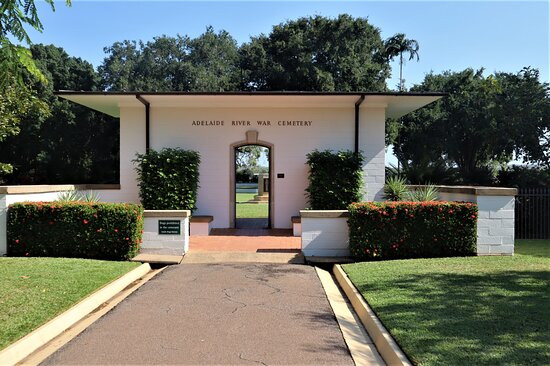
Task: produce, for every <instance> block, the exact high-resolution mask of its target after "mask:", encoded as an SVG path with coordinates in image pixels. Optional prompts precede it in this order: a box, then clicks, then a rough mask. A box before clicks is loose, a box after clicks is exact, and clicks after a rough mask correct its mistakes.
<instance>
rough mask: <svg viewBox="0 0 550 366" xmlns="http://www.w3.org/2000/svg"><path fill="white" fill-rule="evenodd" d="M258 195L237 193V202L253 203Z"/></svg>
mask: <svg viewBox="0 0 550 366" xmlns="http://www.w3.org/2000/svg"><path fill="white" fill-rule="evenodd" d="M255 195H256V193H237V197H236V198H237V202H246V201H252V200H253V199H254V196H255Z"/></svg>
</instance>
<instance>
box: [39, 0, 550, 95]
mask: <svg viewBox="0 0 550 366" xmlns="http://www.w3.org/2000/svg"><path fill="white" fill-rule="evenodd" d="M56 8H57V9H56V12H55V13H52V12H51V11H50V10H49V9H48V7H47V5H46V4H45V3H41V4H40V7H39V10H40V17H41V20H42V23H43V24H44V28H45V30H44V32H43V33H42V34H40V33H37V32H34V31H33V32H31V36H32V39H33V41H34V42H35V43H45V44H49V43H53V44H55V45H57V46H61V47H63V48H64V49H65V50H66V51H67V52H68V53H69V54H70V55H72V56H78V57H82V58H83V59H85V60H88V61H90V62H91V63H92V64H93V65H94V66H96V67H97V66H98V65H100V64H101V62H102V60H103V58H104V53H103V47H105V46H108V45H111V44H112V43H113V42H115V41H121V40H124V39H130V40H139V39H141V40H145V41H146V40H150V39H152V38H153V37H154V36H157V35H162V34H166V35H176V34H178V33H179V34H181V35H185V34H187V35H189V36H191V37H193V36H197V35H199V34H200V33H202V32H204V30H205V28H206V26H208V25H212V26H213V27H214V28H215V29H216V30H220V29H225V30H227V31H228V32H229V33H231V35H232V36H233V37H234V38H235V39H236V40H237V42H238V43H242V42H246V41H248V39H249V38H250V36H253V35H257V34H259V33H269V31H270V29H271V27H272V25H274V24H278V23H281V22H284V21H286V20H289V19H296V18H298V17H300V16H307V15H316V14H319V15H323V16H330V17H334V16H336V15H338V14H340V13H349V14H351V15H353V16H355V17H368V19H369V21H370V22H371V24H373V25H375V26H376V27H378V28H380V29H381V31H382V36H383V37H384V38H387V37H389V36H391V35H393V34H395V33H397V32H402V33H405V34H407V36H408V37H410V38H414V39H416V40H418V42H419V43H420V61H419V62H408V63H407V65H406V66H405V79H406V80H407V86H408V87H410V86H411V84H412V83H417V82H419V81H421V80H422V79H423V77H424V75H425V74H426V73H428V72H430V71H431V70H433V71H434V72H440V71H443V70H448V69H450V70H461V69H464V68H466V67H475V68H479V67H485V68H486V70H487V72H493V71H495V70H498V71H512V72H516V71H519V70H520V69H521V68H522V67H523V66H533V67H536V68H538V69H539V70H540V71H541V79H542V80H544V81H548V79H549V74H548V72H549V71H548V69H549V56H548V53H549V43H550V42H549V11H550V10H549V2H548V1H539V2H526V1H522V2H509V1H487V2H463V1H459V2H447V1H428V2H417V1H407V2H395V1H386V2H374V1H353V2H341V1H340V2H325V1H321V2H315V1H309V2H290V1H286V2H261V1H256V2H229V1H224V2H212V1H204V2H183V1H170V2H156V1H140V2H130V1H118V2H115V1H79V0H73V5H72V7H70V8H67V7H65V6H64V2H56ZM393 66H394V70H395V71H397V70H398V69H397V67H395V66H396V65H393ZM396 76H397V75H395V72H394V75H392V79H390V80H389V81H388V85H389V86H390V87H391V88H395V86H396V85H397V78H396Z"/></svg>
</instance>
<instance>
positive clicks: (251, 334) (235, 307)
mask: <svg viewBox="0 0 550 366" xmlns="http://www.w3.org/2000/svg"><path fill="white" fill-rule="evenodd" d="M43 364H44V365H59V364H71V365H75V364H87V365H90V364H101V365H106V364H111V365H112V364H133V365H136V364H141V365H143V364H157V365H158V364H178V365H181V364H244V365H246V364H250V365H252V364H260V365H275V364H278V365H298V364H299V365H305V364H315V365H322V364H330V365H352V364H353V361H352V358H351V356H350V354H349V351H348V349H347V347H346V345H345V342H344V339H343V338H342V334H341V332H340V328H339V327H338V323H337V322H336V319H335V318H334V314H333V313H332V310H331V307H330V305H329V303H328V300H327V298H326V295H325V293H324V291H323V288H322V285H321V283H320V281H319V279H318V277H317V274H316V272H315V269H314V268H313V267H309V266H305V265H294V264H250V263H242V264H185V262H184V263H183V264H180V265H178V266H172V267H169V268H167V269H165V270H164V271H163V272H161V273H160V274H159V275H157V276H156V277H154V278H153V279H152V280H151V281H149V282H148V283H146V284H145V285H143V286H142V287H140V288H139V289H138V290H137V291H136V292H134V293H133V294H132V295H130V296H129V297H128V298H127V299H125V300H124V301H123V302H121V303H120V304H119V305H118V306H117V307H115V308H114V309H113V310H112V311H110V312H109V313H107V314H106V315H105V316H104V317H102V318H101V319H99V320H98V321H97V322H95V323H94V324H92V325H91V326H90V327H88V328H87V329H86V330H85V331H84V332H82V333H81V334H80V335H78V336H77V337H76V338H74V339H73V340H72V341H70V342H69V343H67V344H66V345H65V346H63V347H62V348H61V349H59V350H58V351H57V352H55V353H54V354H52V355H51V356H50V357H49V358H47V359H46V360H45V361H44V362H43Z"/></svg>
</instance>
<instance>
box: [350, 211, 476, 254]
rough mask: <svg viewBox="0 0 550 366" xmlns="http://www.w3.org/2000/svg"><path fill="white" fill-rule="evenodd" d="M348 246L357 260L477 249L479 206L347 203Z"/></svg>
mask: <svg viewBox="0 0 550 366" xmlns="http://www.w3.org/2000/svg"><path fill="white" fill-rule="evenodd" d="M348 210H349V214H350V217H349V220H348V225H349V246H350V251H351V254H352V256H353V257H354V258H355V259H357V260H366V259H397V258H430V257H452V256H468V255H474V254H475V253H476V236H477V229H476V227H477V226H476V225H477V224H476V223H477V206H476V205H475V204H473V203H464V202H443V201H431V202H365V203H353V204H351V205H350V206H349V208H348Z"/></svg>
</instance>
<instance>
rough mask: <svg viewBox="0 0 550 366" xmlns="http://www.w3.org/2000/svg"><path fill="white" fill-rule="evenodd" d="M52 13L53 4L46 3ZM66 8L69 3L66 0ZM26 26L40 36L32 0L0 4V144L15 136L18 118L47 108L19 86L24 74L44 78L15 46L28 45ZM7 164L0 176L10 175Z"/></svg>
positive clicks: (49, 0)
mask: <svg viewBox="0 0 550 366" xmlns="http://www.w3.org/2000/svg"><path fill="white" fill-rule="evenodd" d="M46 3H47V4H49V5H50V6H51V8H52V10H54V11H55V7H54V3H53V0H46ZM67 5H70V0H67ZM26 26H29V27H31V28H34V29H35V30H37V31H39V32H41V31H42V30H43V29H44V27H43V25H42V23H41V22H40V18H39V17H38V11H37V9H36V4H35V1H34V0H25V1H22V0H3V1H2V2H1V3H0V142H2V141H4V140H5V139H6V138H8V136H13V135H16V134H17V133H19V127H18V124H19V122H20V117H19V116H20V115H21V113H22V112H24V111H27V110H33V111H34V112H38V113H40V114H42V115H45V114H47V105H46V104H45V103H43V102H42V101H40V100H39V99H38V98H36V95H35V93H34V91H33V90H32V89H29V88H28V87H27V85H25V83H24V82H23V75H24V72H26V73H29V74H31V75H32V76H33V77H35V78H37V79H38V80H40V81H41V82H45V81H46V78H45V77H44V75H43V74H42V73H41V72H40V70H39V68H37V67H36V64H35V63H34V61H33V59H32V55H31V52H30V51H29V49H28V48H26V47H25V46H24V45H21V44H14V43H13V42H12V41H11V39H15V40H16V41H17V42H19V43H23V44H27V45H30V44H31V39H30V37H29V35H28V33H27V30H26V29H25V27H26ZM12 170H13V169H12V166H11V165H10V164H9V163H0V175H4V174H9V173H11V172H12Z"/></svg>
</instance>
